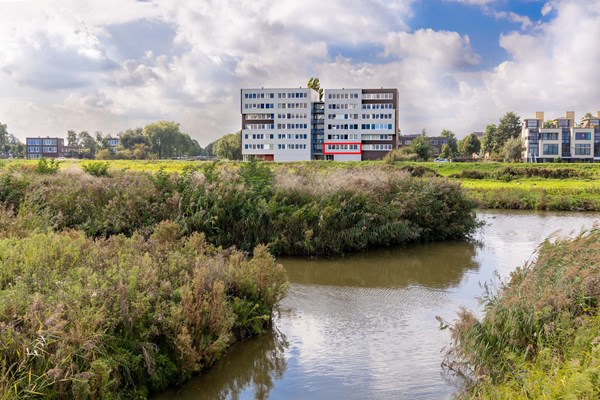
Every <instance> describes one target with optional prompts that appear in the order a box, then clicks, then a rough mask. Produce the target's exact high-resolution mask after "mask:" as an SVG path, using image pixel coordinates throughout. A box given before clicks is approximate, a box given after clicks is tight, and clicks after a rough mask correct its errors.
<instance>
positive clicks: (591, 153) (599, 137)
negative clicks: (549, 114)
mask: <svg viewBox="0 0 600 400" xmlns="http://www.w3.org/2000/svg"><path fill="white" fill-rule="evenodd" d="M521 132H522V133H521V137H522V139H523V143H524V151H523V160H524V161H526V162H551V161H555V160H558V159H560V160H563V161H571V162H593V161H600V111H599V112H598V113H597V117H592V118H586V119H583V120H582V123H581V124H576V123H575V113H574V112H573V111H567V112H566V113H565V116H564V117H558V118H555V119H553V120H549V121H544V113H543V112H541V111H538V112H536V113H535V118H525V119H523V128H522V131H521Z"/></svg>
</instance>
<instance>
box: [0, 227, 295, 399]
mask: <svg viewBox="0 0 600 400" xmlns="http://www.w3.org/2000/svg"><path fill="white" fill-rule="evenodd" d="M181 234H182V230H181V228H180V227H178V226H177V225H175V224H173V223H169V222H164V223H161V224H160V225H158V226H157V228H156V229H155V231H154V233H153V234H152V235H151V236H150V237H149V239H147V240H144V239H143V238H142V237H140V236H139V235H134V236H132V237H130V238H126V237H124V236H113V237H111V238H110V239H103V240H91V239H89V238H86V237H85V236H84V235H83V234H82V233H81V232H73V231H71V232H64V233H49V234H34V235H31V236H30V237H27V238H23V239H14V238H12V239H0V254H2V257H1V258H0V394H4V395H7V396H8V397H11V396H14V397H16V398H28V397H37V396H42V397H47V398H61V399H81V398H90V399H93V398H96V399H99V398H111V399H130V398H139V397H146V396H147V395H148V394H149V393H151V392H155V391H159V390H163V389H165V388H166V387H167V386H169V385H172V384H175V383H179V382H181V381H183V380H185V379H188V378H189V377H190V376H191V374H192V373H194V372H197V371H199V370H201V369H202V368H205V367H206V366H209V365H211V364H212V363H213V362H214V361H215V360H216V359H217V358H219V357H220V356H221V355H222V354H223V352H224V351H225V349H226V348H227V346H228V345H230V344H231V343H232V342H233V341H235V340H236V339H237V338H240V337H243V336H245V335H248V334H255V333H258V332H261V331H262V330H263V329H264V327H265V324H266V323H267V322H268V321H269V320H270V318H271V311H272V308H273V306H274V305H275V304H276V303H277V302H278V301H279V300H280V299H281V298H282V297H283V295H284V294H285V290H286V276H285V271H284V269H283V267H282V266H281V265H277V264H276V262H275V260H274V258H273V257H272V256H271V255H269V253H268V252H267V250H266V248H265V247H264V246H262V247H258V248H256V249H255V251H254V257H253V258H252V259H248V258H247V257H246V255H244V254H243V253H241V252H238V251H235V250H226V251H221V250H219V249H217V248H215V247H213V246H211V245H210V244H208V243H207V242H206V241H205V239H204V235H202V234H192V235H190V236H189V237H182V236H181Z"/></svg>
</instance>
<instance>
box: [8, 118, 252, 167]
mask: <svg viewBox="0 0 600 400" xmlns="http://www.w3.org/2000/svg"><path fill="white" fill-rule="evenodd" d="M112 139H118V144H117V145H116V146H114V145H112V143H111V141H112ZM66 145H67V146H68V147H69V149H70V151H69V153H70V156H71V157H75V158H96V159H102V160H109V159H125V160H145V159H154V158H159V159H160V158H180V157H197V156H201V157H202V156H204V157H207V158H211V157H217V158H222V159H228V160H241V159H242V142H241V132H240V131H238V132H235V133H230V134H226V135H224V136H222V137H220V138H219V139H217V140H215V141H213V142H211V143H209V144H208V145H207V146H206V147H204V148H202V147H201V146H200V145H199V144H198V142H197V141H196V140H195V139H192V138H191V137H190V136H189V135H188V134H187V133H184V132H181V130H180V127H179V124H178V123H176V122H171V121H158V122H154V123H151V124H148V125H146V126H144V127H143V128H132V129H127V130H124V131H121V132H119V133H118V134H117V135H116V136H113V135H111V134H104V133H102V132H99V131H97V132H95V133H94V134H91V133H90V132H88V131H81V132H76V131H74V130H69V131H67V139H66ZM25 156H26V150H25V144H24V143H22V142H21V141H20V140H19V139H18V138H17V137H16V136H14V135H12V134H10V133H9V132H8V128H7V125H6V124H2V123H0V158H8V157H14V158H24V157H25Z"/></svg>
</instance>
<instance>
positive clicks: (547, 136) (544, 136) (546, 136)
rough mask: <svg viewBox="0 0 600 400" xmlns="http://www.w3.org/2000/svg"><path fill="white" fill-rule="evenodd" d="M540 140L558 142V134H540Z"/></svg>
mask: <svg viewBox="0 0 600 400" xmlns="http://www.w3.org/2000/svg"><path fill="white" fill-rule="evenodd" d="M542 140H558V132H542Z"/></svg>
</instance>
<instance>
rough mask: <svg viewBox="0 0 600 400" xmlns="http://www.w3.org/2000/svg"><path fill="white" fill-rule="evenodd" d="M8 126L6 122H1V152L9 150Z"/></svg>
mask: <svg viewBox="0 0 600 400" xmlns="http://www.w3.org/2000/svg"><path fill="white" fill-rule="evenodd" d="M7 146H9V143H8V128H7V126H6V124H3V123H0V153H3V152H7Z"/></svg>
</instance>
